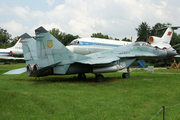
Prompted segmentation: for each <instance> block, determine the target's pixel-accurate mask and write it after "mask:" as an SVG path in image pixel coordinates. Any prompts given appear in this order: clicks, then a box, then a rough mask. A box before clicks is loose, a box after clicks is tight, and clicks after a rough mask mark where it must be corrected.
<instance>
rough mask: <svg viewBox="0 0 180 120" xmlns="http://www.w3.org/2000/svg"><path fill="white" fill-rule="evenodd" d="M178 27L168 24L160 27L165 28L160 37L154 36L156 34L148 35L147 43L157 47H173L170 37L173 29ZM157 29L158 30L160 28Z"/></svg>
mask: <svg viewBox="0 0 180 120" xmlns="http://www.w3.org/2000/svg"><path fill="white" fill-rule="evenodd" d="M178 28H180V26H169V27H167V29H166V28H162V29H166V31H165V33H164V35H163V36H162V37H161V38H160V37H156V36H150V37H149V43H150V44H151V45H152V46H154V47H155V46H157V47H158V48H161V49H171V50H172V49H173V48H172V46H171V45H170V42H171V38H172V35H173V32H174V30H176V29H178ZM162 29H159V30H162Z"/></svg>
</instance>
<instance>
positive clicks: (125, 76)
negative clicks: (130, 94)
mask: <svg viewBox="0 0 180 120" xmlns="http://www.w3.org/2000/svg"><path fill="white" fill-rule="evenodd" d="M122 77H123V78H129V77H130V75H129V73H123V74H122Z"/></svg>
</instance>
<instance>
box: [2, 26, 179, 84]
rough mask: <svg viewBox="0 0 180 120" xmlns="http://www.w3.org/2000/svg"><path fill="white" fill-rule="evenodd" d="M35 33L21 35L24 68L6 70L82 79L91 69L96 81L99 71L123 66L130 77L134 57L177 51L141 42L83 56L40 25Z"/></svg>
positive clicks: (157, 56) (99, 78)
mask: <svg viewBox="0 0 180 120" xmlns="http://www.w3.org/2000/svg"><path fill="white" fill-rule="evenodd" d="M35 34H36V40H34V39H33V38H32V37H31V36H29V35H28V34H27V33H25V34H23V35H22V36H21V39H22V45H23V54H24V59H25V60H26V68H23V69H17V70H13V71H9V72H7V73H5V74H20V73H23V72H26V71H27V73H28V75H29V76H30V77H40V76H47V75H67V74H78V78H79V79H85V78H86V76H85V73H93V74H95V78H96V80H97V81H103V80H104V77H103V75H101V73H107V72H116V71H118V70H122V69H125V68H127V71H128V72H127V73H123V75H122V76H123V78H129V77H130V75H129V66H130V65H131V64H132V63H133V62H134V61H136V60H139V59H161V58H168V57H173V56H175V55H177V52H176V51H171V50H167V49H159V48H154V47H151V46H149V45H148V43H145V42H141V43H135V44H129V45H125V46H121V47H117V48H114V49H110V50H106V51H102V52H98V53H93V54H89V55H85V56H84V55H79V54H75V53H72V52H71V51H70V50H68V49H67V48H66V47H65V46H64V45H63V44H62V43H61V42H59V41H58V40H57V39H56V38H55V37H54V36H52V35H51V34H50V33H49V32H48V31H47V30H45V29H44V28H43V27H39V28H37V29H36V30H35Z"/></svg>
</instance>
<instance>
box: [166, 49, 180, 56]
mask: <svg viewBox="0 0 180 120" xmlns="http://www.w3.org/2000/svg"><path fill="white" fill-rule="evenodd" d="M175 55H178V53H177V52H176V51H172V50H167V56H166V57H174V56H175Z"/></svg>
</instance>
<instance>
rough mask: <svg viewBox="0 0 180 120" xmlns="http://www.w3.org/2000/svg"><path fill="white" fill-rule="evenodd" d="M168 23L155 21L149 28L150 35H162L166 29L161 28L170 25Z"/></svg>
mask: <svg viewBox="0 0 180 120" xmlns="http://www.w3.org/2000/svg"><path fill="white" fill-rule="evenodd" d="M170 25H171V24H170V23H163V24H162V23H156V24H155V25H154V26H153V27H152V29H151V34H150V35H151V36H157V37H162V35H163V34H164V32H165V31H166V29H162V28H165V27H168V26H170Z"/></svg>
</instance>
